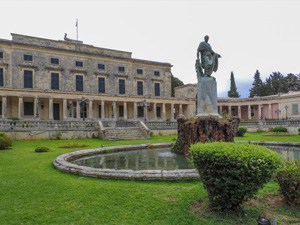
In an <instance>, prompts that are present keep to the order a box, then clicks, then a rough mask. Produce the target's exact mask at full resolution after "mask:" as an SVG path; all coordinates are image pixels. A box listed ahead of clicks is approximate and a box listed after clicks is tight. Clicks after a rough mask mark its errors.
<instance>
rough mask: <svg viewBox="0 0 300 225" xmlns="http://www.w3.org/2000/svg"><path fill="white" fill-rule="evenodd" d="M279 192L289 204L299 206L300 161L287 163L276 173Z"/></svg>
mask: <svg viewBox="0 0 300 225" xmlns="http://www.w3.org/2000/svg"><path fill="white" fill-rule="evenodd" d="M276 178H277V181H278V183H279V186H280V192H281V194H282V195H283V197H284V200H285V202H286V203H287V204H288V205H290V206H300V162H294V163H289V164H287V166H286V167H284V168H282V169H280V170H279V171H278V173H277V176H276Z"/></svg>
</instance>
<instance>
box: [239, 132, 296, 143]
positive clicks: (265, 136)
mask: <svg viewBox="0 0 300 225" xmlns="http://www.w3.org/2000/svg"><path fill="white" fill-rule="evenodd" d="M235 140H236V141H278V142H300V135H297V134H288V133H287V134H285V133H281V134H280V133H279V134H276V133H268V132H246V134H245V136H244V137H235Z"/></svg>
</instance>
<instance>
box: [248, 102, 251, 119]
mask: <svg viewBox="0 0 300 225" xmlns="http://www.w3.org/2000/svg"><path fill="white" fill-rule="evenodd" d="M248 120H251V105H248Z"/></svg>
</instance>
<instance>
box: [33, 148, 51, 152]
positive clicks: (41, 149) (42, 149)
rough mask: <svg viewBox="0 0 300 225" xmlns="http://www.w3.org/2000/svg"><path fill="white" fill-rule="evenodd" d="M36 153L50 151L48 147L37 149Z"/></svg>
mask: <svg viewBox="0 0 300 225" xmlns="http://www.w3.org/2000/svg"><path fill="white" fill-rule="evenodd" d="M34 151H35V152H49V151H50V149H49V148H47V147H36V148H35V149H34Z"/></svg>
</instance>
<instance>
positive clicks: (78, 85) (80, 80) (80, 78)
mask: <svg viewBox="0 0 300 225" xmlns="http://www.w3.org/2000/svg"><path fill="white" fill-rule="evenodd" d="M76 91H83V76H80V75H76Z"/></svg>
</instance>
